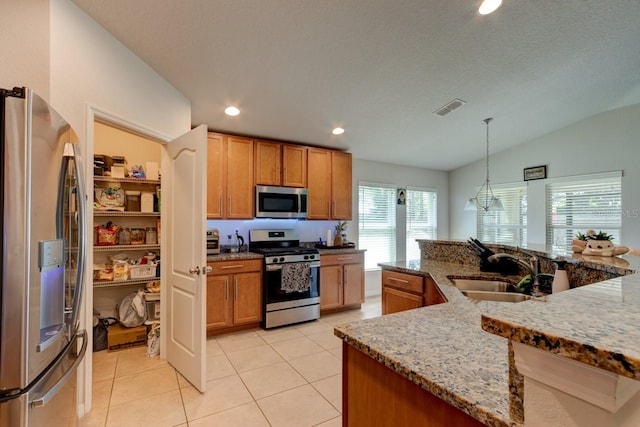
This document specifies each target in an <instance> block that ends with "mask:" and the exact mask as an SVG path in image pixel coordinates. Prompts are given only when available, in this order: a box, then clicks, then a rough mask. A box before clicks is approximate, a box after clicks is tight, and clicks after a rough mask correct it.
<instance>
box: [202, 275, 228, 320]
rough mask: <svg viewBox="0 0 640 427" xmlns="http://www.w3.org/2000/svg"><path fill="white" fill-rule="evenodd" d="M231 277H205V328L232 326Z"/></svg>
mask: <svg viewBox="0 0 640 427" xmlns="http://www.w3.org/2000/svg"><path fill="white" fill-rule="evenodd" d="M230 281H231V276H207V328H208V329H210V328H224V327H225V326H231V325H232V324H233V315H232V313H233V303H232V298H233V290H232V289H231V283H230Z"/></svg>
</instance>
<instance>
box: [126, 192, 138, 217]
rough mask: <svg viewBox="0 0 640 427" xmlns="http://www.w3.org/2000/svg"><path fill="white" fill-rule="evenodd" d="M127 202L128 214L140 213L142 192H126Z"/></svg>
mask: <svg viewBox="0 0 640 427" xmlns="http://www.w3.org/2000/svg"><path fill="white" fill-rule="evenodd" d="M125 195H126V202H125V207H124V208H125V210H126V211H128V212H140V192H139V191H125Z"/></svg>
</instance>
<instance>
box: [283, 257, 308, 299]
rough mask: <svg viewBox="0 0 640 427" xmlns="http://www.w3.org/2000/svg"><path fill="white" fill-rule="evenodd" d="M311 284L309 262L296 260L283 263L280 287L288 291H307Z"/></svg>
mask: <svg viewBox="0 0 640 427" xmlns="http://www.w3.org/2000/svg"><path fill="white" fill-rule="evenodd" d="M310 286H311V265H310V264H309V263H308V262H294V263H290V264H283V265H282V279H281V280H280V289H281V290H283V291H285V292H286V293H291V292H305V291H306V290H307V289H309V287H310Z"/></svg>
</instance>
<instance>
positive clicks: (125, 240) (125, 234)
mask: <svg viewBox="0 0 640 427" xmlns="http://www.w3.org/2000/svg"><path fill="white" fill-rule="evenodd" d="M118 244H119V245H130V244H131V230H129V229H128V228H123V229H121V230H120V232H119V233H118Z"/></svg>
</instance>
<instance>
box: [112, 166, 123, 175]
mask: <svg viewBox="0 0 640 427" xmlns="http://www.w3.org/2000/svg"><path fill="white" fill-rule="evenodd" d="M111 177H112V178H124V166H119V165H118V166H116V165H114V166H111Z"/></svg>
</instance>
